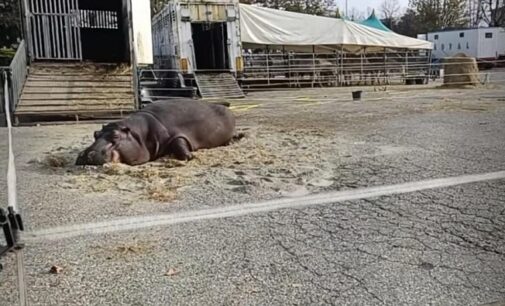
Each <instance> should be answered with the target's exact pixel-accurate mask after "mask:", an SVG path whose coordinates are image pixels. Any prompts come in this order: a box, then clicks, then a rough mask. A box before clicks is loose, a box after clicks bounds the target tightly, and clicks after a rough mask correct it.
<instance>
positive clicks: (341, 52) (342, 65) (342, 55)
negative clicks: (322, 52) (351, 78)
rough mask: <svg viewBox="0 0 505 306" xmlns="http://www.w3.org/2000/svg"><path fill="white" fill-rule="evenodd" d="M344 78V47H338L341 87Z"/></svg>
mask: <svg viewBox="0 0 505 306" xmlns="http://www.w3.org/2000/svg"><path fill="white" fill-rule="evenodd" d="M343 78H344V45H340V85H342V84H343V83H344V82H343V80H344V79H343Z"/></svg>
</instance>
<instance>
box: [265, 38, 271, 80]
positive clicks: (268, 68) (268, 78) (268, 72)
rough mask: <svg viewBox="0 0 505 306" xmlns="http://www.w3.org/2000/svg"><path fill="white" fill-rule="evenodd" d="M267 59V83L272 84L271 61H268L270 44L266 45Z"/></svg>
mask: <svg viewBox="0 0 505 306" xmlns="http://www.w3.org/2000/svg"><path fill="white" fill-rule="evenodd" d="M265 51H266V52H265V53H266V57H265V58H266V61H267V84H268V85H269V86H270V63H269V62H268V46H266V47H265Z"/></svg>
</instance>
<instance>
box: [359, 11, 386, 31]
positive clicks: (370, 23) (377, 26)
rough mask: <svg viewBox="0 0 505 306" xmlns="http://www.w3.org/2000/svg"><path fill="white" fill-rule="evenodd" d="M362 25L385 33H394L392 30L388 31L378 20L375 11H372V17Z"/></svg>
mask: <svg viewBox="0 0 505 306" xmlns="http://www.w3.org/2000/svg"><path fill="white" fill-rule="evenodd" d="M360 24H362V25H366V26H368V27H371V28H375V29H379V30H382V31H385V32H393V31H391V30H390V29H388V27H386V26H385V25H384V24H383V23H382V21H380V19H379V18H377V17H376V16H375V10H373V11H372V14H371V15H370V17H368V18H367V19H365V20H363V21H361V22H360Z"/></svg>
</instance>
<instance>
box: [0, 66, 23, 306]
mask: <svg viewBox="0 0 505 306" xmlns="http://www.w3.org/2000/svg"><path fill="white" fill-rule="evenodd" d="M4 98H5V99H4V100H5V119H6V121H7V134H8V139H9V163H8V165H7V197H8V200H7V205H8V206H9V207H12V208H13V209H14V211H15V212H19V211H18V205H17V194H16V181H17V178H16V164H15V162H14V151H13V149H12V122H11V110H10V99H9V86H8V75H7V72H6V71H4ZM16 238H18V237H16ZM16 259H17V276H18V290H19V305H21V306H24V305H27V299H26V297H27V292H26V284H25V264H24V258H23V250H22V249H20V250H16Z"/></svg>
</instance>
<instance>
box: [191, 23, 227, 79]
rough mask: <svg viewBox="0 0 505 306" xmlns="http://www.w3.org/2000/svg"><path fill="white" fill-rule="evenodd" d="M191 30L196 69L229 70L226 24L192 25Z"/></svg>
mask: <svg viewBox="0 0 505 306" xmlns="http://www.w3.org/2000/svg"><path fill="white" fill-rule="evenodd" d="M191 30H192V32H193V45H194V52H195V58H196V69H197V70H211V69H213V70H227V69H229V67H230V65H229V61H228V48H227V40H228V35H227V31H226V23H225V22H219V23H218V22H216V23H192V24H191Z"/></svg>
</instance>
